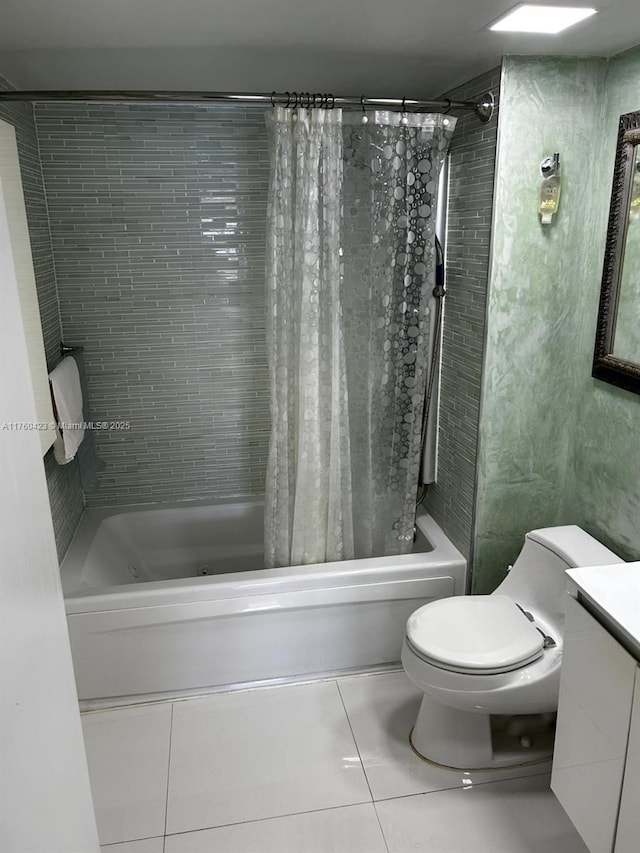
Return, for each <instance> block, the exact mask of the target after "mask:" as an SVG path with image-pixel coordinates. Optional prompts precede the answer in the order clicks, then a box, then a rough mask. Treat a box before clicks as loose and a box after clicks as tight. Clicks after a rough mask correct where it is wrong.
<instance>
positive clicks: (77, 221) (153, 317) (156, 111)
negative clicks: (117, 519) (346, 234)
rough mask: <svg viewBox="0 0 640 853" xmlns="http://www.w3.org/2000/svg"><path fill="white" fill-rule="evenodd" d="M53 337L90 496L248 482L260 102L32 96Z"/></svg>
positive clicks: (204, 493) (188, 492)
mask: <svg viewBox="0 0 640 853" xmlns="http://www.w3.org/2000/svg"><path fill="white" fill-rule="evenodd" d="M35 114H36V122H37V128H38V137H39V142H40V151H41V158H42V168H43V173H44V179H45V186H46V192H47V202H48V207H49V218H50V224H51V237H52V243H53V253H54V259H55V267H56V275H57V280H58V292H59V297H60V313H61V316H62V324H63V334H64V338H65V342H66V343H68V344H73V345H81V346H83V347H84V351H85V362H86V367H87V374H88V384H89V394H90V398H91V406H92V415H93V419H94V420H95V421H103V422H106V424H107V427H108V428H107V429H105V430H101V431H97V432H96V433H95V437H96V446H97V451H98V454H99V455H100V457H101V458H102V460H103V461H104V462H105V466H106V467H105V471H104V472H103V473H102V474H101V475H100V488H99V491H98V492H97V493H96V494H94V495H87V503H88V504H89V505H111V504H121V503H141V502H153V501H171V500H181V499H189V498H199V497H208V496H213V497H225V496H239V495H250V494H256V493H260V492H262V491H263V490H264V476H265V468H266V458H267V450H268V432H269V412H268V386H267V368H266V350H265V337H264V295H263V294H264V234H265V211H266V195H267V182H268V156H267V143H266V132H265V127H264V111H263V110H261V109H247V108H241V107H235V106H231V107H226V106H224V107H184V106H174V105H171V106H166V105H162V106H161V105H157V106H156V105H151V106H146V105H145V106H142V105H121V106H120V105H118V106H107V105H101V106H93V105H71V104H38V105H36V109H35Z"/></svg>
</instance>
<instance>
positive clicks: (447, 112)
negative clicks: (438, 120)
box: [443, 98, 451, 116]
mask: <svg viewBox="0 0 640 853" xmlns="http://www.w3.org/2000/svg"><path fill="white" fill-rule="evenodd" d="M445 101H446V102H447V106H446V107H445V108H444V110H443V115H446V116H448V115H449V113H450V112H451V98H445Z"/></svg>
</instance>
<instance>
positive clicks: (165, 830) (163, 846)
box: [162, 702, 174, 853]
mask: <svg viewBox="0 0 640 853" xmlns="http://www.w3.org/2000/svg"><path fill="white" fill-rule="evenodd" d="M173 711H174V707H173V702H172V703H171V725H170V727H169V755H168V756H167V794H166V797H165V800H164V831H163V833H162V834H163V839H162V853H164V848H165V845H166V839H167V818H168V816H169V774H170V773H171V745H172V743H173Z"/></svg>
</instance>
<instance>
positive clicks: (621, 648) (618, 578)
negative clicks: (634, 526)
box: [551, 563, 640, 853]
mask: <svg viewBox="0 0 640 853" xmlns="http://www.w3.org/2000/svg"><path fill="white" fill-rule="evenodd" d="M629 567H635V573H634V572H632V571H631V570H630V568H629ZM605 569H606V572H607V573H608V575H609V581H607V580H606V578H604V577H601V576H602V575H603V573H604V572H605ZM594 572H595V573H594ZM598 572H599V573H600V576H599V575H598V574H597V573H598ZM568 574H569V576H571V581H570V588H571V593H572V595H575V596H577V600H576V599H574V598H571V597H569V596H568V600H567V608H566V611H567V619H566V623H565V635H564V655H563V663H562V675H561V680H560V697H559V704H558V723H557V729H556V742H555V749H554V757H553V772H552V776H551V788H552V790H553V791H554V793H555V795H556V797H557V798H558V800H559V801H560V803H561V805H562V806H563V808H564V809H565V811H566V812H567V814H568V815H569V817H570V818H571V820H572V821H573V823H574V825H575V827H576V829H577V830H578V832H579V833H580V835H581V836H582V839H583V840H584V842H585V844H586V846H587V847H588V848H589V851H590V853H632V851H633V853H638V850H639V849H640V669H639V659H640V634H637V635H636V634H635V630H636V627H640V625H637V622H638V619H639V618H640V563H627V564H624V565H621V566H608V567H596V569H595V570H594V569H591V568H590V569H573V570H571V571H569V572H568ZM594 579H595V580H596V583H595V589H601V590H602V592H603V595H602V596H600V597H598V596H594V584H593V583H592V584H589V580H592V581H593V580H594ZM611 579H613V580H611ZM615 587H619V591H620V596H621V597H620V601H621V602H622V603H621V606H620V607H619V608H618V609H616V607H615V606H614V604H615V601H614V600H613V599H614V597H613V595H612V592H613V589H614V588H615ZM605 605H608V606H609V607H610V610H607V609H606V607H605ZM612 611H613V612H612Z"/></svg>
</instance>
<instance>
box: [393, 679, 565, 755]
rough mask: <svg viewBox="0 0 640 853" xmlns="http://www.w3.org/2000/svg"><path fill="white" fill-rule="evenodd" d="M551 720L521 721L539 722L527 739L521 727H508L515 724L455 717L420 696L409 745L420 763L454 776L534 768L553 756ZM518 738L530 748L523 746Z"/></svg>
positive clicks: (487, 717) (482, 716)
mask: <svg viewBox="0 0 640 853" xmlns="http://www.w3.org/2000/svg"><path fill="white" fill-rule="evenodd" d="M552 716H553V715H544V716H543V715H538V716H537V717H534V715H531V716H530V717H526V718H525V717H523V718H522V719H523V720H527V721H528V720H534V719H535V721H536V723H537V721H538V717H539V718H540V722H539V724H536V723H532V724H531V728H532V729H533V730H534V731H533V733H532V735H527V734H526V732H527V728H528V727H527V725H526V724H525V725H524V726H518V725H517V723H516V724H514V723H513V722H512V721H513V720H516V721H517V718H513V717H509V718H506V717H505V718H500V717H493V716H491V715H490V714H475V713H469V712H467V711H459V710H457V709H456V708H450V707H449V706H447V705H443V704H442V703H441V702H438V701H437V700H436V699H433V698H432V697H431V696H429V695H428V694H425V695H424V696H423V699H422V704H421V705H420V711H419V712H418V717H417V719H416V722H415V725H414V727H413V730H412V731H411V734H410V736H409V741H410V743H411V746H412V748H413V750H414V752H416V753H417V754H418V755H419V756H420V757H421V758H424V759H426V760H427V761H429V762H431V763H432V764H438V765H441V766H443V767H450V768H452V769H455V770H494V769H499V768H504V767H518V766H520V765H527V764H538V763H541V762H544V761H549V760H550V759H551V756H552V753H553V725H552V722H551V718H552ZM506 720H508V721H509V722H507V723H505V721H506ZM520 729H522V730H520ZM523 738H527V739H528V740H529V741H530V745H529V746H523V743H522V741H523ZM526 742H527V741H526V740H525V743H526Z"/></svg>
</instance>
